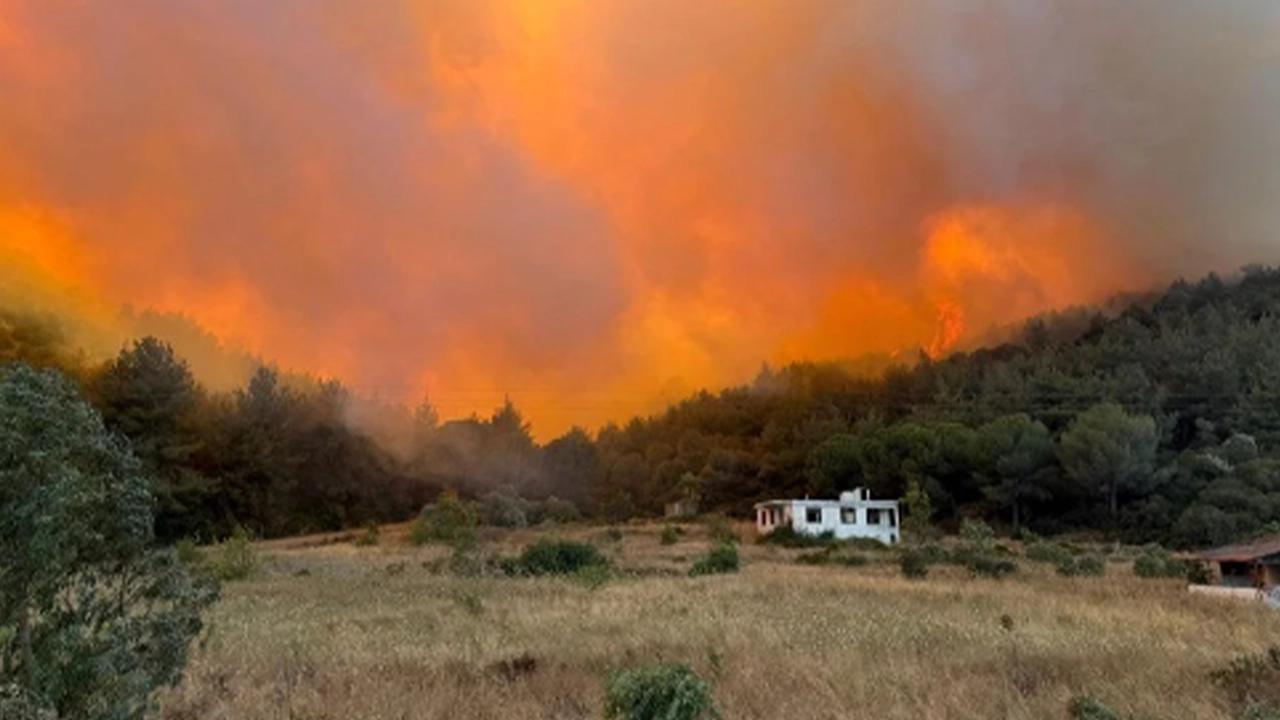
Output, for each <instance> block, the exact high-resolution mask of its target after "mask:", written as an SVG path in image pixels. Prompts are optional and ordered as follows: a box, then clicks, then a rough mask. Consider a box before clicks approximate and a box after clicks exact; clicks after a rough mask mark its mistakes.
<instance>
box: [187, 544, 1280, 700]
mask: <svg viewBox="0 0 1280 720" xmlns="http://www.w3.org/2000/svg"><path fill="white" fill-rule="evenodd" d="M661 529H662V528H661V526H659V525H654V526H643V527H629V528H627V529H626V535H625V539H624V540H623V541H622V542H620V543H612V544H611V543H608V542H607V541H603V540H601V541H600V542H601V544H602V545H603V546H604V547H606V548H607V549H608V551H609V552H610V554H612V555H613V556H614V557H615V559H617V561H618V563H619V566H620V567H622V568H623V569H625V570H628V571H632V574H630V575H628V576H626V577H624V578H622V579H619V580H615V581H613V582H610V583H608V584H606V585H604V586H603V587H600V588H598V589H595V590H592V589H591V588H589V587H588V586H586V585H584V584H580V583H575V582H573V581H569V580H557V579H533V580H510V579H503V578H459V577H453V576H449V575H447V574H442V573H441V572H440V571H439V570H437V569H436V568H437V567H438V566H439V565H440V563H439V562H438V561H439V559H441V558H442V557H444V556H445V554H446V551H444V550H442V549H438V548H423V549H416V548H411V547H408V546H407V545H404V544H403V541H402V540H400V539H399V538H402V537H403V532H400V531H392V532H384V533H383V543H382V545H381V546H379V547H373V548H355V547H353V546H352V545H350V544H334V543H308V542H295V543H291V544H277V545H274V546H269V547H268V548H267V549H266V550H265V551H264V552H266V553H267V556H268V559H267V560H266V562H265V564H264V567H263V569H262V571H261V572H260V573H259V575H258V577H256V578H254V579H252V580H249V581H246V582H242V583H238V584H234V585H232V586H230V587H228V588H227V591H226V594H225V598H224V600H223V601H222V603H221V604H220V605H219V607H218V608H217V609H216V612H215V614H214V617H213V632H212V634H211V637H210V638H209V640H208V643H207V646H206V647H205V648H204V649H203V650H201V651H200V652H199V653H198V654H197V657H196V659H195V660H194V662H193V664H192V667H191V669H190V673H189V676H188V679H187V681H186V682H185V683H184V685H183V686H182V687H180V688H179V689H178V690H177V691H175V692H173V693H172V694H171V695H170V696H169V697H167V698H166V699H165V703H164V714H163V716H164V717H166V718H169V719H171V720H177V719H179V718H191V719H192V720H194V719H196V718H201V719H203V718H210V719H219V718H226V719H228V720H230V719H233V718H234V719H235V720H249V719H252V718H305V719H307V720H320V719H322V718H324V719H329V720H349V719H356V718H361V719H363V718H370V719H373V718H380V719H381V718H385V719H387V720H391V719H394V720H401V719H409V718H450V719H453V718H456V719H459V720H464V719H479V718H492V719H495V720H498V719H502V720H511V719H518V718H563V719H565V720H568V719H570V718H596V717H599V716H600V708H601V696H602V685H601V678H602V677H603V676H604V675H605V674H606V673H607V672H608V671H609V670H610V669H612V668H616V667H619V666H624V665H628V664H633V663H639V662H645V661H652V660H665V661H681V662H688V663H690V664H692V665H693V666H694V667H695V668H697V670H698V671H699V672H700V673H702V674H703V675H704V676H706V677H708V678H711V679H713V680H714V682H715V685H716V696H717V698H718V700H719V702H720V704H721V705H722V707H723V709H724V711H725V717H727V718H730V719H733V720H738V719H747V718H760V719H761V720H764V719H770V720H772V719H774V718H783V717H786V718H797V719H805V718H831V719H833V720H834V719H836V718H851V717H864V716H865V717H872V716H874V717H877V718H890V719H893V718H902V719H904V720H905V719H907V718H910V719H911V720H920V719H922V718H925V719H934V718H936V719H943V718H946V719H948V720H950V719H956V720H959V719H962V718H963V719H967V718H974V719H977V718H982V719H984V720H985V719H987V718H1019V719H1026V720H1043V719H1045V718H1062V717H1065V716H1066V714H1065V707H1066V705H1067V703H1068V701H1069V699H1070V698H1071V697H1072V696H1073V695H1075V694H1078V693H1089V694H1092V695H1094V696H1096V697H1098V698H1100V699H1102V700H1104V701H1105V702H1107V703H1108V704H1110V705H1112V706H1113V707H1116V708H1117V709H1119V710H1121V711H1124V712H1126V713H1132V714H1134V715H1136V716H1139V717H1143V718H1169V719H1174V718H1196V719H1198V720H1215V719H1222V720H1226V719H1227V718H1229V713H1228V712H1227V711H1226V709H1225V706H1224V704H1223V699H1222V698H1221V697H1220V696H1219V694H1218V692H1217V691H1216V690H1215V689H1214V688H1213V687H1212V686H1211V685H1210V684H1209V682H1208V679H1207V677H1206V676H1207V673H1208V672H1209V671H1210V670H1212V669H1214V668H1218V667H1220V666H1222V665H1224V664H1225V663H1226V662H1228V661H1229V660H1230V659H1231V658H1232V657H1234V656H1235V655H1237V654H1239V653H1245V652H1257V651H1260V650H1262V649H1263V648H1264V647H1265V646H1266V645H1267V644H1268V640H1270V641H1271V642H1274V641H1275V639H1276V638H1278V637H1280V614H1277V613H1273V612H1271V611H1269V610H1267V609H1265V608H1264V607H1261V606H1252V605H1246V604H1233V603H1230V602H1224V601H1221V600H1214V599H1210V598H1204V597H1193V596H1189V595H1188V594H1187V593H1186V592H1184V591H1183V589H1182V588H1181V586H1180V585H1179V584H1178V583H1176V582H1159V581H1141V580H1138V579H1135V578H1133V577H1132V575H1131V574H1130V573H1129V570H1128V568H1127V566H1117V565H1112V566H1111V567H1110V568H1109V569H1108V577H1107V578H1105V579H1064V578H1060V577H1057V576H1056V575H1054V574H1052V572H1051V571H1049V570H1047V569H1044V568H1041V567H1038V566H1034V565H1030V564H1024V568H1023V572H1022V573H1021V574H1020V575H1019V576H1017V577H1014V578H1012V579H1008V580H1004V581H987V580H974V579H970V578H968V577H966V576H965V575H963V574H962V572H961V571H958V570H953V569H946V570H935V571H934V572H933V573H932V574H931V575H930V578H929V579H928V580H926V581H923V582H909V581H906V580H903V579H901V578H900V577H899V575H898V571H897V567H896V565H893V564H889V563H884V564H881V563H875V564H872V565H869V566H866V567H861V568H853V569H850V568H837V567H806V566H800V565H796V564H794V563H792V562H791V558H792V557H793V556H794V553H793V552H789V551H783V550H778V549H774V548H766V547H759V546H751V545H749V546H747V547H744V549H743V550H744V560H745V563H746V564H745V567H744V570H743V572H742V573H741V574H739V575H731V576H716V577H709V578H700V579H689V578H686V577H684V576H683V574H682V573H683V572H684V571H685V570H686V569H687V568H688V566H689V565H690V563H691V562H692V560H693V559H694V558H695V557H696V556H697V555H698V554H699V553H701V552H704V551H705V550H706V548H707V546H708V541H707V538H706V537H705V535H704V534H703V533H702V532H701V531H700V530H699V529H693V530H691V532H690V533H689V536H687V537H686V538H684V539H682V540H681V542H680V543H678V544H676V545H672V546H662V545H661V544H660V542H659V534H660V532H661ZM400 530H403V529H400ZM537 534H538V533H537V531H527V532H518V533H510V534H506V535H502V536H497V537H492V538H489V543H490V548H491V549H496V550H502V551H504V552H514V551H515V549H516V548H518V547H519V546H520V545H522V544H523V543H526V542H529V541H530V540H532V539H534V538H535V537H536V536H537ZM566 534H569V535H577V536H581V537H597V536H599V535H600V529H599V528H595V529H580V530H576V531H573V532H569V533H566ZM1005 615H1008V616H1009V617H1011V618H1012V620H1013V627H1012V629H1011V630H1010V629H1006V627H1005V625H1006V624H1007V622H1002V617H1003V616H1005Z"/></svg>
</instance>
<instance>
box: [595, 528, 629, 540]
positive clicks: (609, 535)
mask: <svg viewBox="0 0 1280 720" xmlns="http://www.w3.org/2000/svg"><path fill="white" fill-rule="evenodd" d="M622 538H623V535H622V531H621V530H619V529H618V528H616V527H611V528H608V529H606V530H605V531H604V532H602V533H600V535H599V537H597V538H596V539H597V540H599V541H600V542H607V543H620V542H622Z"/></svg>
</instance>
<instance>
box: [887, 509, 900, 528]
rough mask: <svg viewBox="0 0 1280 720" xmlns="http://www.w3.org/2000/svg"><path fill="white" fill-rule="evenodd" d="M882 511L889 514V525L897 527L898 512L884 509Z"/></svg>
mask: <svg viewBox="0 0 1280 720" xmlns="http://www.w3.org/2000/svg"><path fill="white" fill-rule="evenodd" d="M884 512H885V514H886V515H888V516H889V527H898V513H897V512H895V511H893V510H885V511H884Z"/></svg>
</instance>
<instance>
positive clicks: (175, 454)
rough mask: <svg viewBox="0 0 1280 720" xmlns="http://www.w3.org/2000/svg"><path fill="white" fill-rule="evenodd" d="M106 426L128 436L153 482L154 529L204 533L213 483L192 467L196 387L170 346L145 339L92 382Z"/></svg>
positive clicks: (169, 533) (197, 441) (172, 535)
mask: <svg viewBox="0 0 1280 720" xmlns="http://www.w3.org/2000/svg"><path fill="white" fill-rule="evenodd" d="M94 390H95V394H96V396H97V400H98V406H99V408H100V410H101V412H102V417H103V420H104V421H105V423H106V425H107V427H108V428H110V429H112V430H114V431H116V432H119V433H121V434H123V435H124V436H125V437H127V438H128V439H129V442H130V444H131V446H132V447H133V452H134V454H135V455H136V456H137V458H138V460H139V461H140V462H141V463H142V469H143V472H144V473H145V474H146V476H147V477H149V478H150V479H151V480H152V481H153V482H154V483H155V487H154V488H153V489H154V491H155V495H156V500H157V503H158V507H157V509H156V533H157V534H158V535H159V536H160V537H162V538H164V539H177V538H180V537H185V536H191V535H196V534H208V531H209V530H210V528H209V526H208V524H207V521H208V519H209V518H207V517H202V506H203V505H204V503H205V502H207V501H208V499H209V496H210V495H211V493H212V492H213V491H214V485H213V483H212V482H210V480H209V479H207V478H206V477H204V475H203V474H201V473H200V472H198V471H197V470H196V469H195V468H194V466H193V455H194V454H195V453H196V452H197V451H198V450H199V449H200V445H201V438H200V436H199V433H198V432H197V429H196V424H195V412H196V409H197V405H198V403H199V400H200V394H201V393H200V388H199V386H198V385H197V384H196V380H195V377H193V376H192V374H191V370H190V369H189V368H188V367H187V364H186V363H185V362H183V361H182V360H180V359H179V358H178V357H177V356H176V355H175V354H174V352H173V348H172V347H170V346H169V345H167V344H165V343H163V342H161V341H159V340H157V339H155V338H151V337H148V338H144V339H143V340H140V341H138V342H136V343H134V344H133V346H132V347H130V348H127V349H125V350H123V351H122V352H121V353H120V355H119V357H117V358H116V359H115V360H114V361H113V362H111V363H110V364H108V365H107V366H106V368H105V369H104V370H103V372H102V373H101V374H100V375H99V376H98V378H97V380H96V382H95V383H94Z"/></svg>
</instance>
